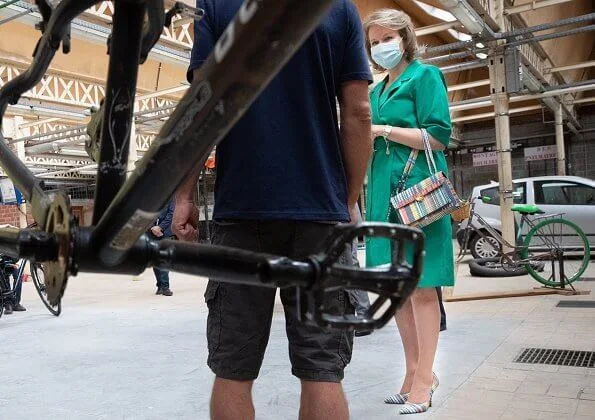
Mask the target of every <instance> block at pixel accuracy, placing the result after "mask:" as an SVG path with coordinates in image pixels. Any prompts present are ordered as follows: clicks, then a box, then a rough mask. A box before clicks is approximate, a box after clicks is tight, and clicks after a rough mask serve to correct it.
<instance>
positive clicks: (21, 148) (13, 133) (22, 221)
mask: <svg viewBox="0 0 595 420" xmlns="http://www.w3.org/2000/svg"><path fill="white" fill-rule="evenodd" d="M22 124H23V117H13V118H10V119H8V118H7V119H6V120H5V121H4V126H5V127H4V128H5V130H6V133H5V134H6V136H7V137H10V138H13V139H18V138H21V137H23V135H28V134H29V133H28V132H27V133H23V130H22V129H21V125H22ZM26 130H27V131H29V129H26ZM15 149H16V150H15V151H16V154H17V157H18V158H19V159H20V160H22V161H23V162H25V142H22V141H20V142H18V143H16V144H15ZM15 188H16V187H15ZM19 210H20V214H19V227H20V228H26V227H27V216H26V214H27V205H26V204H25V203H23V204H19Z"/></svg>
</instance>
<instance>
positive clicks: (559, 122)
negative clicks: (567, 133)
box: [555, 104, 566, 175]
mask: <svg viewBox="0 0 595 420" xmlns="http://www.w3.org/2000/svg"><path fill="white" fill-rule="evenodd" d="M555 116H556V158H557V159H556V162H557V168H558V170H557V172H556V173H557V174H558V175H566V151H565V148H564V119H563V114H562V104H558V106H557V107H556V111H555Z"/></svg>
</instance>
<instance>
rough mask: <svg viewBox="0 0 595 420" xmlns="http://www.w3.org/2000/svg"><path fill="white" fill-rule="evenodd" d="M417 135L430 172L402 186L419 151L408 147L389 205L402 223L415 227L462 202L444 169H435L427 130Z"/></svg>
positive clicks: (449, 210)
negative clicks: (421, 142) (422, 144)
mask: <svg viewBox="0 0 595 420" xmlns="http://www.w3.org/2000/svg"><path fill="white" fill-rule="evenodd" d="M421 134H422V138H423V142H424V150H425V153H426V160H427V161H428V166H429V168H430V173H431V174H432V175H431V176H430V177H429V178H426V179H424V180H423V181H421V182H419V183H417V184H415V185H414V186H412V187H410V188H407V189H406V190H405V189H404V188H405V184H406V183H407V180H408V179H409V174H410V173H411V170H412V169H413V166H414V165H415V161H416V160H417V155H418V153H419V151H418V150H412V151H411V154H410V155H409V158H408V159H407V164H406V165H405V170H404V171H403V175H402V176H401V179H400V180H399V184H398V185H397V188H396V189H395V192H394V193H393V194H391V197H390V206H389V207H392V209H393V210H394V211H395V213H396V214H397V216H398V218H399V221H400V222H401V223H402V224H404V225H409V226H415V227H424V226H427V225H429V224H430V223H433V222H435V221H437V220H439V219H441V218H442V217H444V216H446V215H447V214H450V213H452V212H453V211H455V210H456V209H457V208H459V207H460V206H461V205H462V204H463V202H462V201H461V199H460V198H459V196H458V195H457V193H456V192H455V190H454V188H453V186H452V184H451V183H450V181H449V179H448V178H447V177H446V175H445V174H444V172H442V171H438V170H437V169H436V162H435V161H434V156H433V154H432V148H431V146H430V136H429V135H428V132H427V131H426V130H425V129H423V128H422V129H421ZM389 214H390V208H389Z"/></svg>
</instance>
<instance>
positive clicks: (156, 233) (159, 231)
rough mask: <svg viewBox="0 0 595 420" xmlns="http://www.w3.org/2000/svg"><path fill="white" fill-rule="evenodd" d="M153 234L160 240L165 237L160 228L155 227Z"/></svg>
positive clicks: (152, 230)
mask: <svg viewBox="0 0 595 420" xmlns="http://www.w3.org/2000/svg"><path fill="white" fill-rule="evenodd" d="M151 233H152V234H153V235H155V236H156V237H158V238H161V237H162V236H163V231H162V230H161V227H160V226H153V227H152V228H151Z"/></svg>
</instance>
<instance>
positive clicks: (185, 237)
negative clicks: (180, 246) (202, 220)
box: [171, 200, 199, 242]
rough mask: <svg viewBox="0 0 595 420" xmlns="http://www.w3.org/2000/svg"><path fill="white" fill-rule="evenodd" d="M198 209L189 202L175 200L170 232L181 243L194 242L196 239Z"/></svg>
mask: <svg viewBox="0 0 595 420" xmlns="http://www.w3.org/2000/svg"><path fill="white" fill-rule="evenodd" d="M198 219H199V214H198V208H197V207H196V205H195V204H194V202H193V201H191V200H176V208H175V209H174V218H173V221H172V224H171V227H172V231H173V233H174V235H176V237H177V238H178V239H179V240H181V241H188V242H194V241H196V240H197V239H198Z"/></svg>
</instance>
